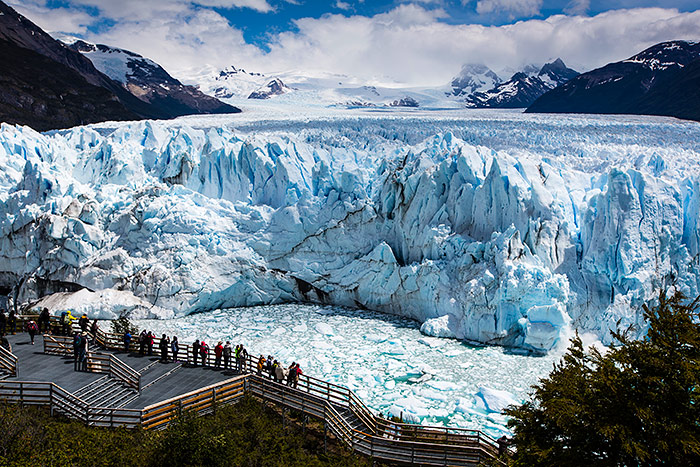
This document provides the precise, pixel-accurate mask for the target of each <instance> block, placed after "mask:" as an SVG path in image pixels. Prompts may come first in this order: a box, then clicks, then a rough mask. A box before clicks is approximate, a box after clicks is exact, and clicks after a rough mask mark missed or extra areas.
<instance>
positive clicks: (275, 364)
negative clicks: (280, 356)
mask: <svg viewBox="0 0 700 467" xmlns="http://www.w3.org/2000/svg"><path fill="white" fill-rule="evenodd" d="M279 366H280V362H278V361H277V360H276V359H275V361H274V362H273V363H272V375H271V376H272V379H273V380H274V381H275V382H276V383H279V381H278V379H277V369H278V368H279Z"/></svg>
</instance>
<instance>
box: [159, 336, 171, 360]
mask: <svg viewBox="0 0 700 467" xmlns="http://www.w3.org/2000/svg"><path fill="white" fill-rule="evenodd" d="M158 347H159V348H160V362H161V363H168V347H170V340H168V336H166V335H165V334H163V337H161V338H160V342H159V343H158Z"/></svg>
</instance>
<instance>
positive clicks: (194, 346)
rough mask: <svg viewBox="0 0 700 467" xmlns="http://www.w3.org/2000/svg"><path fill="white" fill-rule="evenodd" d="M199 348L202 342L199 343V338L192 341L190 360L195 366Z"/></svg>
mask: <svg viewBox="0 0 700 467" xmlns="http://www.w3.org/2000/svg"><path fill="white" fill-rule="evenodd" d="M201 348H202V344H200V343H199V339H197V340H196V341H194V344H192V361H193V362H194V366H197V359H198V358H199V351H200V350H201ZM202 363H204V362H202Z"/></svg>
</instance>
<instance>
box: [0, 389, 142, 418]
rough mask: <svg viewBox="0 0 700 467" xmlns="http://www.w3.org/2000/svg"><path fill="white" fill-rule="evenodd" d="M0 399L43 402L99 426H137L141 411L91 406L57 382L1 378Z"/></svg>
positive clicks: (17, 401) (69, 415)
mask: <svg viewBox="0 0 700 467" xmlns="http://www.w3.org/2000/svg"><path fill="white" fill-rule="evenodd" d="M0 400H2V401H5V402H12V403H17V404H23V405H43V406H47V407H49V408H50V410H51V412H52V413H54V412H58V413H61V414H63V415H65V416H67V417H70V418H74V419H77V420H80V421H81V422H83V423H86V424H88V425H93V426H102V427H110V428H115V427H120V426H125V427H130V428H135V427H138V426H139V424H140V423H141V411H140V410H131V409H119V408H106V407H90V406H88V404H87V403H86V402H85V401H83V400H82V399H80V398H79V397H76V396H75V395H73V394H71V393H70V392H68V391H66V390H65V389H63V388H61V387H60V386H58V385H57V384H54V383H48V382H32V381H2V382H0Z"/></svg>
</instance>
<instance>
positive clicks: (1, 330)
mask: <svg viewBox="0 0 700 467" xmlns="http://www.w3.org/2000/svg"><path fill="white" fill-rule="evenodd" d="M6 326H7V316H6V315H5V310H4V309H3V308H0V336H4V335H5V327H6Z"/></svg>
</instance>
